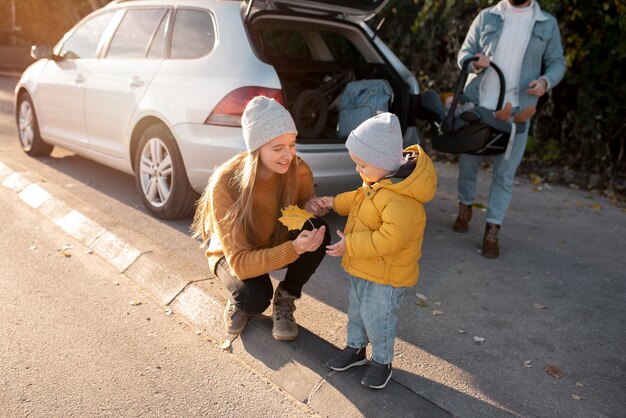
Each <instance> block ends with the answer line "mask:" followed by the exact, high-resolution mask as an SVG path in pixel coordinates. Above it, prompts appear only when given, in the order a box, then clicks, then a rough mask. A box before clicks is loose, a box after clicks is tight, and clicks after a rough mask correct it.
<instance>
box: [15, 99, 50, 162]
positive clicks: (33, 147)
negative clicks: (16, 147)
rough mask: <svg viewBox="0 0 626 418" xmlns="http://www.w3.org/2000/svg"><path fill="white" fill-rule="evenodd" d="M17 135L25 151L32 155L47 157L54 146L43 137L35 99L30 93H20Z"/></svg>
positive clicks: (17, 109)
mask: <svg viewBox="0 0 626 418" xmlns="http://www.w3.org/2000/svg"><path fill="white" fill-rule="evenodd" d="M15 121H16V123H17V135H18V138H19V140H20V145H21V146H22V149H23V150H24V152H25V153H26V154H28V155H30V156H31V157H47V156H48V155H50V153H51V152H52V149H53V148H54V146H53V145H50V144H48V143H46V142H44V140H43V139H41V135H40V133H39V123H38V122H37V114H36V113H35V106H34V105H33V100H32V99H31V98H30V95H29V94H28V93H22V94H20V96H19V98H18V99H17V108H16V112H15Z"/></svg>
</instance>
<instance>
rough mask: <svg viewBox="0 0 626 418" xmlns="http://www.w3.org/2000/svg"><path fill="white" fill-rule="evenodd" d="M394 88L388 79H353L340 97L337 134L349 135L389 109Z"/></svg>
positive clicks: (340, 135) (341, 135)
mask: <svg viewBox="0 0 626 418" xmlns="http://www.w3.org/2000/svg"><path fill="white" fill-rule="evenodd" d="M392 96H393V90H391V86H390V85H389V82H388V81H387V80H378V79H373V80H358V81H351V82H350V83H348V84H347V85H346V88H345V89H344V91H343V92H342V93H341V96H340V97H339V103H338V105H337V107H338V109H339V122H338V124H337V134H338V136H339V137H347V136H348V135H349V134H350V132H352V131H353V130H354V129H355V128H356V127H357V126H359V125H360V124H361V123H363V122H365V121H366V120H367V119H369V118H371V117H372V116H376V115H377V114H379V113H383V112H387V111H388V110H389V102H390V100H391V98H392Z"/></svg>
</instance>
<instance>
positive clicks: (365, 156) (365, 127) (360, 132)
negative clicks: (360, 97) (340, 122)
mask: <svg viewBox="0 0 626 418" xmlns="http://www.w3.org/2000/svg"><path fill="white" fill-rule="evenodd" d="M346 148H348V151H350V152H351V153H352V154H354V155H356V156H357V157H359V158H360V159H362V160H363V161H365V162H367V163H369V164H372V165H375V166H376V167H378V168H382V169H383V170H387V171H396V170H397V169H398V168H399V167H400V166H401V165H402V163H403V161H404V160H403V158H402V131H401V129H400V122H399V121H398V117H397V116H396V115H394V114H392V113H388V112H386V113H381V114H379V115H376V116H374V117H371V118H369V119H368V120H366V121H365V122H363V123H361V124H360V125H359V126H358V127H357V128H356V129H355V130H353V131H352V132H350V135H348V139H347V140H346Z"/></svg>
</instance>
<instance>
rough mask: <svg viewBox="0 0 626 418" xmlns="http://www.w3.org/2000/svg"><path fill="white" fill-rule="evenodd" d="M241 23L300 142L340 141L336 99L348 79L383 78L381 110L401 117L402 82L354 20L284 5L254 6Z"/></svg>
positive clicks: (403, 106) (343, 136)
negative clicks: (278, 89)
mask: <svg viewBox="0 0 626 418" xmlns="http://www.w3.org/2000/svg"><path fill="white" fill-rule="evenodd" d="M247 26H248V30H249V34H250V36H251V38H252V41H253V42H252V43H253V45H254V46H255V49H256V52H257V54H258V56H259V58H261V59H262V60H263V61H265V62H267V63H269V64H271V65H272V66H273V67H274V68H275V70H276V73H277V75H278V77H279V79H280V82H281V85H282V89H283V96H284V100H285V105H286V107H287V108H288V109H289V111H290V112H291V114H292V116H293V117H294V120H295V121H296V125H297V126H298V128H299V141H300V142H301V143H307V142H308V143H333V142H336V143H342V142H344V141H345V139H346V135H347V134H341V133H339V132H338V129H337V127H338V125H337V124H338V118H339V108H338V99H339V96H340V95H341V94H342V92H343V91H344V89H345V87H346V85H347V83H348V82H349V81H352V80H355V81H356V80H385V82H387V83H388V85H389V86H390V87H391V90H392V92H393V93H392V96H391V98H390V100H389V107H388V109H387V110H388V111H390V112H392V113H395V114H397V115H398V116H399V117H400V120H406V117H402V116H403V115H404V116H406V112H407V111H408V110H407V109H406V106H405V105H403V103H406V102H407V99H406V96H408V92H407V89H406V85H405V83H404V81H403V80H402V79H401V77H400V76H399V75H398V74H397V72H396V71H395V70H394V69H393V68H392V67H391V65H390V64H389V63H388V62H387V61H386V60H385V58H384V56H383V55H382V54H381V53H380V51H379V50H378V49H377V47H376V46H375V45H374V43H373V42H372V40H371V39H370V37H369V36H368V34H367V33H366V32H365V31H364V30H363V28H361V27H360V26H359V25H358V24H355V23H352V22H348V21H346V20H344V19H334V18H328V17H325V18H324V19H320V18H319V17H312V16H310V15H309V14H306V13H294V12H293V11H292V10H290V11H289V12H284V11H258V12H257V13H254V14H252V15H251V16H249V19H248V24H247ZM320 112H322V113H324V112H325V117H324V118H322V120H320ZM320 124H321V125H320ZM322 125H323V126H322ZM403 128H404V126H403Z"/></svg>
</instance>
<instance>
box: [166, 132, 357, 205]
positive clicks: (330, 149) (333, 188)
mask: <svg viewBox="0 0 626 418" xmlns="http://www.w3.org/2000/svg"><path fill="white" fill-rule="evenodd" d="M172 131H173V134H174V136H175V138H176V141H177V142H178V148H179V149H180V152H181V154H182V157H183V161H184V162H185V169H186V171H187V177H188V178H189V183H190V184H191V186H192V187H193V188H194V190H196V191H197V192H199V193H200V192H202V190H203V189H204V187H205V186H206V184H207V181H208V179H209V177H210V176H211V174H212V173H213V171H214V170H215V169H216V168H217V167H218V166H219V165H220V164H222V163H223V162H224V161H226V160H228V159H229V158H231V157H232V156H234V155H235V154H237V153H238V152H240V151H242V150H244V149H245V144H244V141H243V137H242V135H241V128H234V127H226V126H215V125H204V124H193V123H184V124H178V125H176V126H173V127H172ZM296 149H297V152H298V155H299V156H300V157H301V158H302V159H303V160H304V161H306V163H307V164H308V165H309V166H310V167H311V170H313V175H314V177H315V184H316V193H317V194H318V195H323V194H336V193H340V192H343V191H346V190H349V189H353V188H354V187H356V186H358V185H359V184H360V179H359V176H358V175H357V173H356V171H355V167H354V163H353V162H352V160H351V159H350V156H349V155H348V152H347V150H346V148H345V147H344V146H343V144H336V145H330V146H329V145H328V144H323V145H322V144H319V145H308V144H307V145H301V144H298V145H297V147H296Z"/></svg>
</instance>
